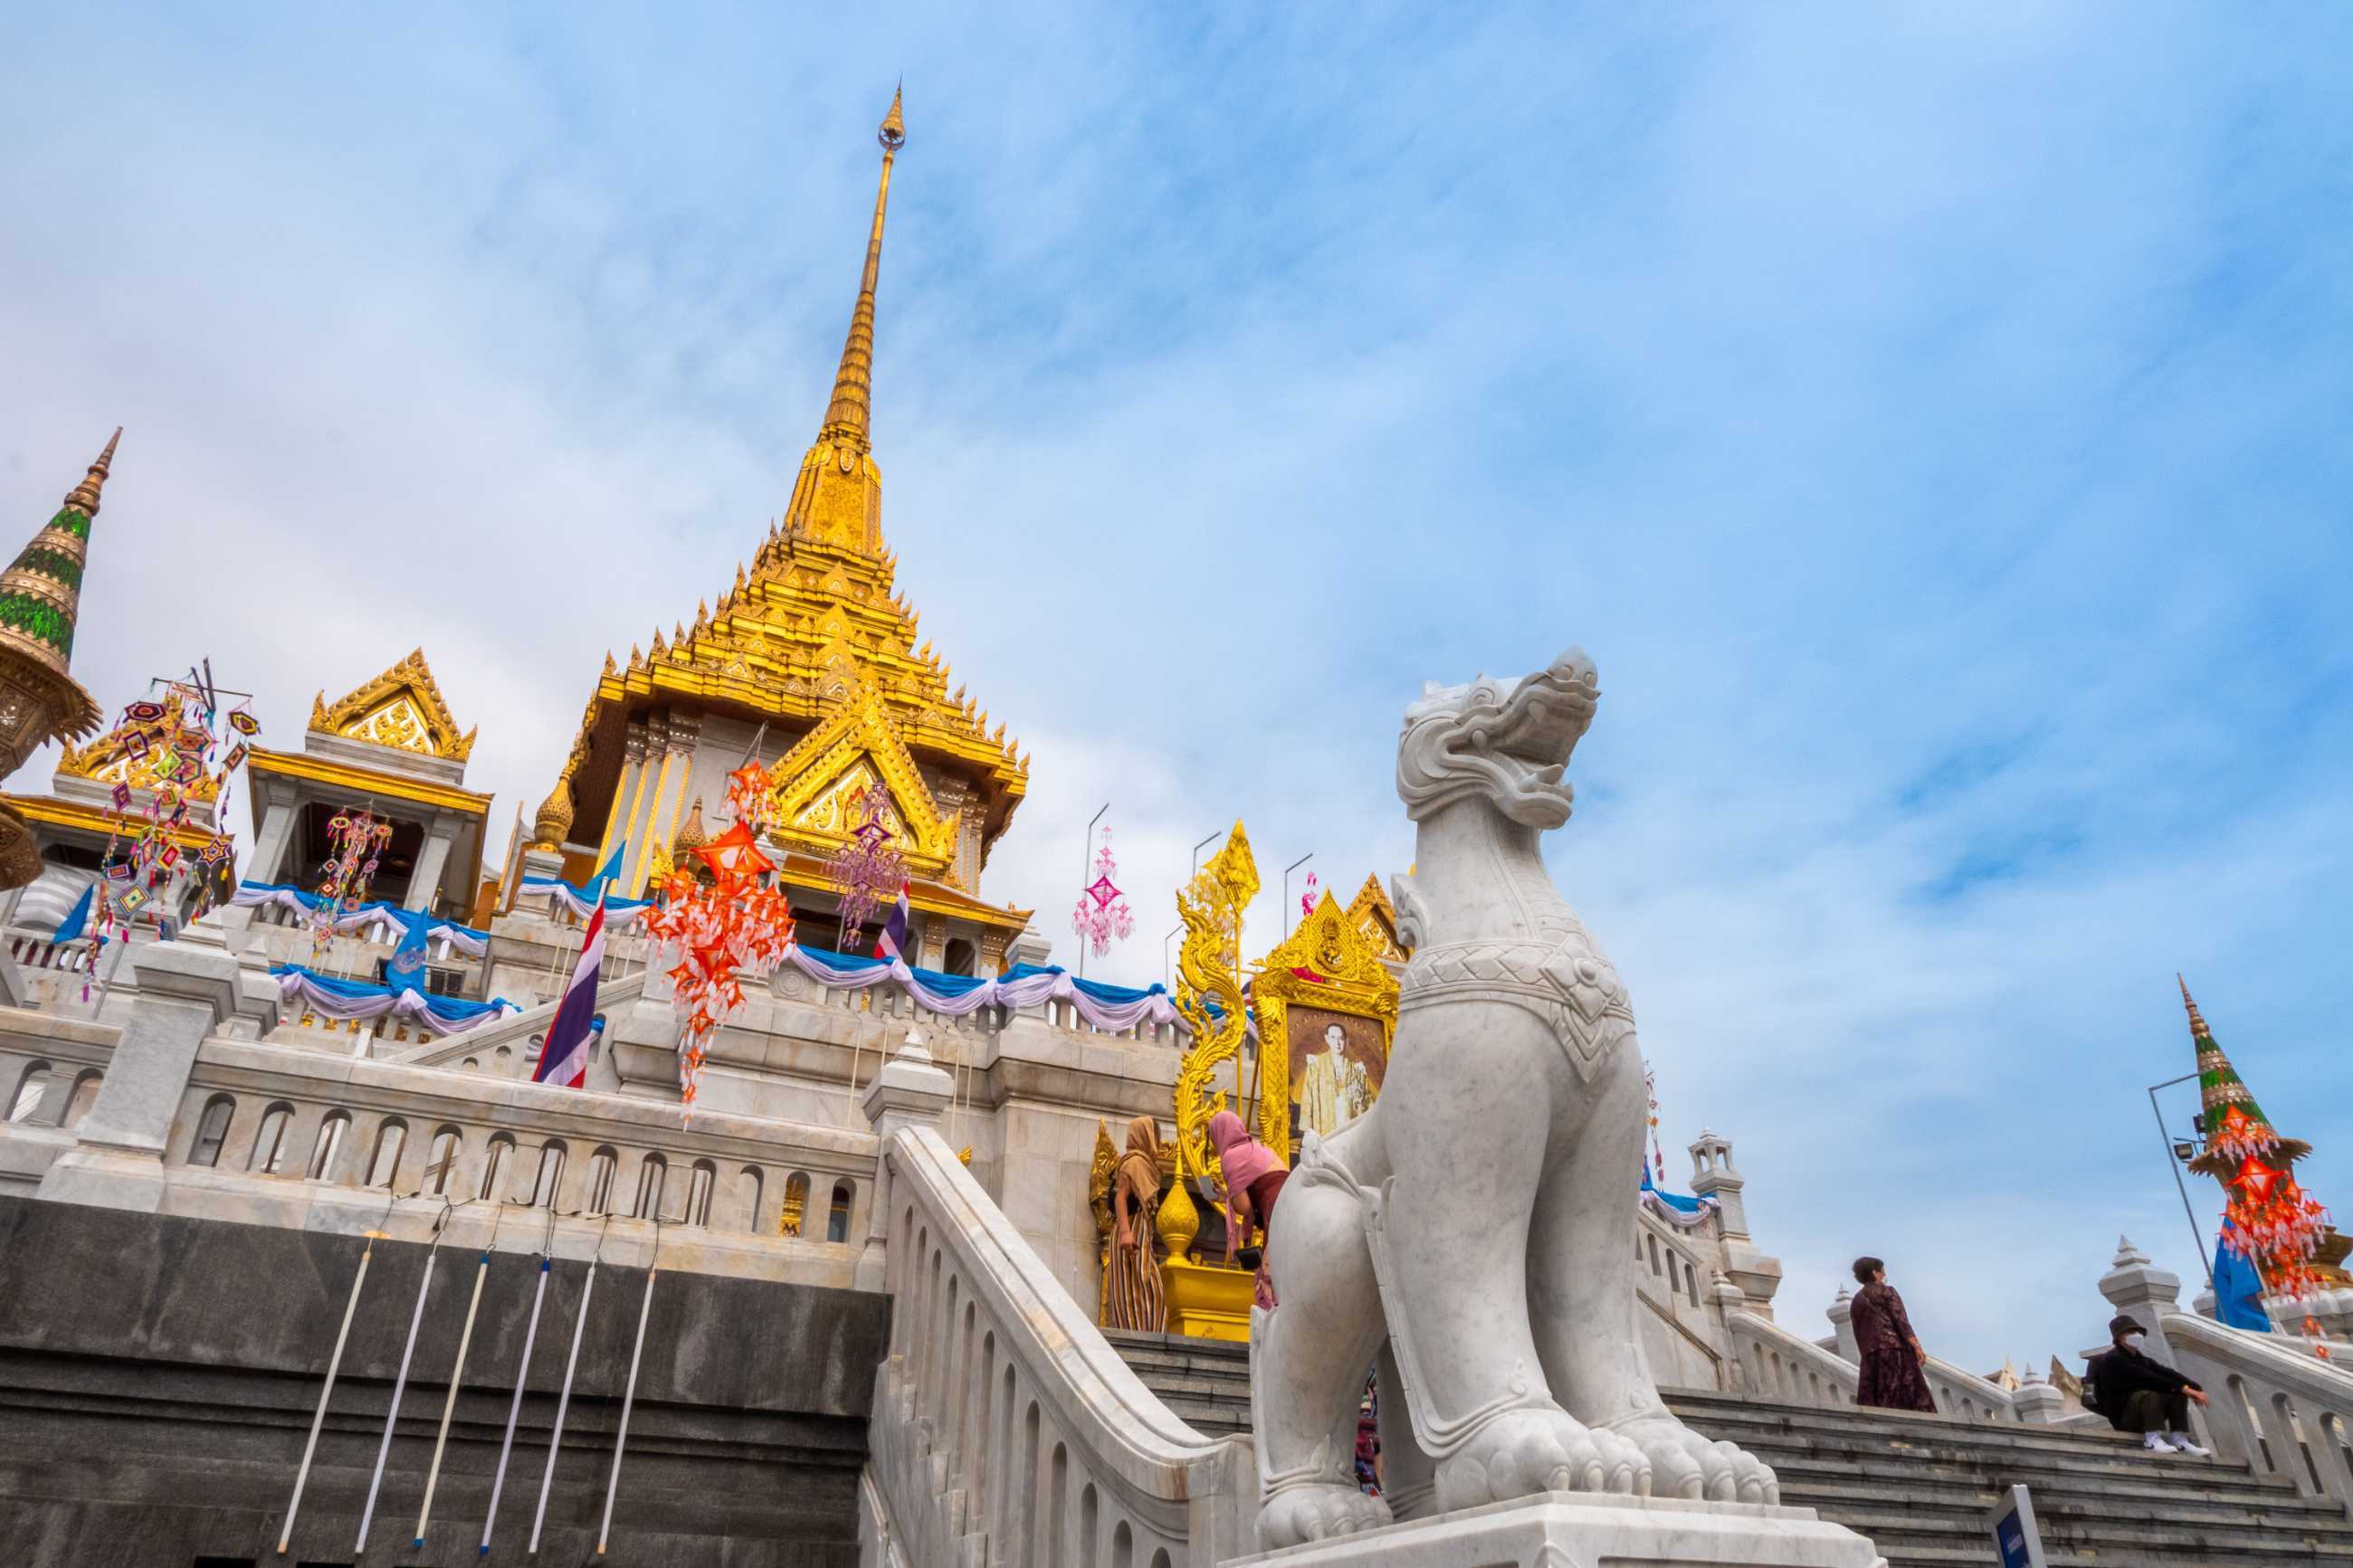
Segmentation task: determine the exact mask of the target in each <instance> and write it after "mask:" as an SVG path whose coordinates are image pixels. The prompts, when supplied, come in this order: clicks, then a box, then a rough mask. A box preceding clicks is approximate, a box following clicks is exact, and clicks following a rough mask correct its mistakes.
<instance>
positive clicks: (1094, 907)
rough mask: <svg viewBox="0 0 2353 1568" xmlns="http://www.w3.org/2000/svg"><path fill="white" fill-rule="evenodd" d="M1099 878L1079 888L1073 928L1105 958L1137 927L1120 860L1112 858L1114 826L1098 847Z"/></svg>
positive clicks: (1095, 861) (1099, 955)
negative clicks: (1122, 885)
mask: <svg viewBox="0 0 2353 1568" xmlns="http://www.w3.org/2000/svg"><path fill="white" fill-rule="evenodd" d="M1094 868H1095V879H1094V880H1093V881H1092V882H1090V883H1088V884H1087V885H1086V887H1084V888H1082V889H1080V891H1079V902H1078V907H1077V908H1076V909H1074V910H1071V930H1072V931H1076V932H1078V934H1079V937H1080V939H1081V941H1082V943H1083V944H1084V945H1085V946H1088V947H1090V948H1092V949H1093V950H1094V955H1095V956H1096V957H1097V958H1101V957H1102V956H1103V954H1105V953H1107V952H1110V951H1111V944H1112V943H1113V942H1125V941H1126V940H1127V939H1128V938H1129V937H1130V936H1132V935H1134V931H1135V911H1134V910H1131V909H1129V908H1128V907H1127V900H1126V899H1125V898H1124V896H1123V895H1122V894H1121V892H1120V890H1119V885H1118V884H1117V883H1115V882H1113V880H1112V879H1113V877H1115V876H1117V875H1118V874H1119V862H1118V861H1117V860H1114V859H1113V858H1112V853H1111V829H1110V828H1108V827H1106V828H1104V829H1103V847H1102V848H1100V849H1097V850H1096V851H1095V860H1094Z"/></svg>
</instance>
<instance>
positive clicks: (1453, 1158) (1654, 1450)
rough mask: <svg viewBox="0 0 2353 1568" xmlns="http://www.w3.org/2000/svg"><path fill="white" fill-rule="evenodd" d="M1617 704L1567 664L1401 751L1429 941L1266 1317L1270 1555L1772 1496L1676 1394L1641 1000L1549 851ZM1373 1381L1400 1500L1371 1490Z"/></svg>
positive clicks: (1464, 694)
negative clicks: (1572, 765)
mask: <svg viewBox="0 0 2353 1568" xmlns="http://www.w3.org/2000/svg"><path fill="white" fill-rule="evenodd" d="M1599 698H1600V688H1599V683H1598V682H1597V680H1596V679H1595V675H1594V668H1593V665H1592V663H1591V661H1589V660H1588V659H1587V658H1586V657H1585V655H1584V654H1583V653H1581V652H1579V651H1577V650H1576V649H1573V648H1572V649H1571V650H1569V651H1568V652H1567V653H1565V654H1562V655H1561V656H1560V657H1559V658H1556V659H1555V660H1554V661H1553V663H1552V665H1551V667H1550V668H1546V669H1543V670H1540V671H1538V672H1537V673H1535V674H1534V675H1531V676H1528V677H1527V678H1526V679H1522V680H1516V681H1514V680H1496V679H1488V678H1486V677H1483V676H1482V677H1481V678H1480V679H1477V680H1474V681H1472V683H1471V684H1469V685H1468V686H1456V687H1449V688H1443V689H1441V688H1440V687H1438V686H1436V685H1432V686H1430V687H1429V688H1428V689H1425V691H1424V693H1423V695H1422V697H1421V699H1420V700H1419V701H1417V702H1416V703H1414V704H1413V705H1412V706H1411V707H1410V708H1409V709H1408V710H1406V715H1405V728H1404V732H1403V734H1402V735H1401V737H1400V738H1399V740H1398V774H1397V776H1398V795H1401V796H1403V797H1404V800H1405V805H1406V811H1407V814H1408V815H1409V816H1411V817H1412V818H1413V820H1414V822H1415V823H1416V825H1417V826H1418V838H1417V843H1416V860H1415V871H1414V874H1413V875H1412V876H1411V877H1402V876H1401V877H1398V878H1395V879H1393V881H1392V887H1393V889H1394V890H1395V902H1396V905H1397V910H1398V924H1399V931H1398V935H1399V937H1400V939H1401V940H1403V941H1404V942H1406V943H1407V944H1408V945H1409V946H1410V947H1411V948H1412V949H1413V959H1412V962H1411V963H1410V964H1409V966H1408V968H1407V970H1406V972H1405V978H1404V982H1403V994H1402V997H1401V1001H1400V1007H1399V1014H1398V1029H1397V1038H1396V1044H1395V1048H1394V1051H1393V1052H1392V1055H1391V1058H1390V1061H1389V1065H1388V1076H1387V1081H1386V1083H1385V1085H1384V1087H1383V1089H1382V1092H1381V1096H1380V1099H1379V1100H1377V1101H1376V1102H1375V1103H1374V1105H1373V1107H1372V1109H1371V1110H1370V1111H1368V1112H1367V1113H1366V1115H1364V1116H1363V1117H1360V1118H1359V1119H1357V1120H1356V1121H1353V1122H1351V1123H1349V1124H1348V1125H1347V1126H1346V1127H1345V1128H1343V1129H1342V1130H1341V1131H1339V1132H1337V1133H1335V1135H1334V1136H1332V1137H1331V1138H1328V1139H1320V1140H1319V1139H1316V1138H1314V1137H1313V1136H1310V1137H1309V1138H1308V1139H1307V1140H1306V1143H1305V1146H1304V1148H1303V1150H1302V1152H1301V1153H1300V1156H1299V1161H1298V1164H1297V1167H1296V1169H1295V1170H1294V1172H1293V1175H1292V1176H1291V1178H1290V1181H1289V1183H1288V1184H1287V1185H1286V1186H1285V1187H1284V1189H1283V1193H1282V1198H1281V1200H1280V1202H1279V1204H1278V1205H1277V1207H1276V1211H1275V1221H1274V1226H1273V1228H1272V1235H1271V1240H1270V1243H1269V1247H1268V1267H1269V1269H1270V1271H1271V1276H1272V1282H1273V1286H1274V1290H1275V1295H1276V1299H1277V1300H1278V1301H1279V1302H1280V1305H1279V1306H1277V1307H1276V1308H1274V1309H1273V1310H1258V1311H1256V1312H1255V1313H1254V1314H1253V1317H1252V1322H1251V1332H1250V1393H1251V1405H1252V1408H1253V1412H1254V1419H1255V1423H1256V1428H1257V1439H1258V1466H1259V1481H1260V1487H1261V1494H1262V1498H1263V1502H1262V1507H1261V1512H1260V1516H1259V1536H1260V1541H1261V1544H1262V1545H1263V1546H1264V1547H1265V1548H1267V1549H1270V1550H1271V1549H1273V1548H1277V1547H1282V1546H1289V1545H1293V1544H1295V1543H1297V1542H1303V1541H1314V1540H1320V1539H1324V1538H1326V1537H1329V1536H1335V1535H1344V1534H1349V1533H1353V1532H1355V1531H1361V1530H1366V1529H1370V1528H1372V1527H1374V1526H1377V1525H1381V1524H1386V1523H1388V1522H1389V1521H1390V1519H1391V1517H1392V1510H1394V1514H1395V1517H1397V1518H1399V1519H1410V1518H1414V1517H1416V1516H1418V1515H1420V1514H1427V1513H1430V1512H1448V1511H1452V1510H1457V1509H1463V1508H1471V1507H1475V1506H1477V1505H1480V1504H1482V1503H1489V1502H1496V1501H1502V1500H1509V1499H1514V1498H1520V1497H1526V1496H1529V1495H1532V1494H1535V1493H1539V1492H1547V1491H1591V1492H1600V1491H1609V1492H1623V1493H1632V1494H1637V1495H1655V1496H1659V1497H1662V1498H1665V1497H1672V1498H1685V1499H1692V1500H1701V1499H1708V1500H1721V1501H1738V1502H1750V1503H1771V1502H1778V1500H1779V1493H1778V1485H1777V1483H1776V1481H1775V1479H1774V1476H1773V1472H1772V1471H1771V1470H1770V1469H1768V1468H1767V1467H1766V1466H1765V1465H1763V1464H1761V1463H1759V1462H1758V1461H1757V1459H1756V1458H1753V1457H1751V1456H1750V1455H1748V1454H1746V1453H1744V1452H1742V1451H1741V1450H1740V1449H1739V1448H1736V1447H1734V1446H1733V1445H1732V1444H1730V1443H1723V1442H1711V1441H1710V1440H1708V1439H1707V1438H1705V1437H1703V1436H1700V1435H1699V1434H1697V1433H1695V1432H1694V1431H1692V1430H1691V1429H1690V1428H1689V1427H1687V1426H1684V1425H1683V1423H1682V1422H1681V1421H1679V1420H1677V1419H1676V1418H1675V1417H1674V1416H1673V1415H1671V1414H1670V1413H1669V1412H1668V1410H1667V1407H1666V1405H1664V1404H1663V1403H1662V1402H1661V1400H1660V1398H1659V1393H1658V1389H1657V1386H1656V1385H1655V1384H1653V1382H1652V1381H1651V1370H1650V1367H1649V1365H1648V1364H1647V1363H1646V1362H1645V1360H1644V1357H1643V1354H1642V1349H1641V1341H1640V1338H1639V1337H1638V1335H1637V1332H1636V1327H1635V1317H1634V1314H1635V1311H1636V1310H1637V1308H1636V1303H1635V1297H1634V1278H1633V1260H1634V1255H1635V1254H1634V1247H1635V1212H1636V1205H1635V1199H1634V1192H1633V1184H1634V1182H1635V1178H1636V1173H1637V1171H1638V1168H1639V1167H1640V1165H1641V1159H1642V1129H1643V1114H1644V1096H1643V1089H1642V1059H1641V1050H1640V1049H1639V1047H1637V1045H1636V1043H1635V1039H1634V1014H1633V1010H1632V1008H1631V1007H1630V1005H1628V1003H1627V999H1626V987H1625V985H1624V984H1623V983H1622V982H1621V981H1620V979H1619V977H1618V972H1617V971H1616V970H1615V969H1614V968H1612V967H1611V965H1610V963H1609V959H1608V958H1607V957H1606V956H1604V954H1603V953H1602V952H1601V949H1600V947H1599V945H1598V944H1597V943H1596V942H1594V940H1593V938H1592V936H1591V935H1590V934H1589V933H1588V931H1586V929H1585V926H1584V923H1583V922H1582V921H1579V920H1578V919H1577V914H1576V911H1574V910H1571V909H1570V908H1569V907H1568V903H1567V900H1565V899H1563V898H1562V897H1561V894H1560V890H1559V889H1557V888H1556V887H1555V886H1554V885H1553V881H1552V879H1551V877H1550V876H1549V875H1547V874H1546V870H1545V866H1544V861H1543V859H1542V858H1541V857H1540V856H1539V854H1538V853H1537V838H1538V836H1539V835H1540V834H1542V833H1543V832H1544V831H1545V830H1546V828H1552V827H1558V826H1561V825H1562V824H1563V823H1565V822H1567V820H1568V816H1569V804H1570V799H1571V791H1570V789H1569V786H1568V785H1567V784H1565V783H1563V782H1562V774H1563V773H1565V772H1566V771H1567V764H1568V758H1569V753H1570V752H1572V751H1573V750H1575V748H1576V746H1577V741H1578V739H1579V738H1580V737H1581V736H1583V735H1584V733H1585V730H1586V726H1587V725H1588V724H1589V723H1590V722H1592V719H1593V712H1594V708H1595V705H1596V703H1597V702H1598V701H1599ZM1376 1365H1377V1369H1378V1376H1379V1381H1380V1392H1381V1401H1380V1429H1381V1445H1382V1452H1383V1455H1384V1460H1383V1468H1384V1471H1385V1478H1386V1485H1385V1487H1384V1491H1385V1492H1386V1494H1387V1497H1386V1500H1380V1499H1375V1498H1370V1497H1367V1496H1366V1495H1365V1494H1364V1493H1363V1492H1361V1491H1360V1490H1358V1489H1357V1487H1356V1481H1355V1479H1354V1475H1353V1459H1354V1455H1355V1447H1356V1422H1357V1407H1358V1404H1359V1402H1360V1400H1361V1397H1362V1394H1363V1391H1364V1386H1365V1373H1366V1368H1367V1367H1368V1366H1376Z"/></svg>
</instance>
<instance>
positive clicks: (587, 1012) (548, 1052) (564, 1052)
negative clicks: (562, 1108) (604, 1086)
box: [531, 883, 611, 1089]
mask: <svg viewBox="0 0 2353 1568" xmlns="http://www.w3.org/2000/svg"><path fill="white" fill-rule="evenodd" d="M610 887H611V884H610V883H607V884H605V886H603V887H600V888H598V889H596V910H594V911H593V912H591V913H590V915H589V916H588V938H587V940H586V942H582V943H581V944H580V962H579V963H576V964H575V965H574V966H573V970H572V984H569V985H567V986H565V990H564V1000H563V1001H562V1002H561V1003H559V1004H558V1005H557V1006H556V1009H555V1022H554V1023H552V1024H550V1025H548V1026H547V1039H546V1041H545V1043H544V1044H543V1045H542V1046H541V1047H539V1066H538V1067H537V1068H534V1069H533V1072H532V1075H531V1078H532V1081H533V1083H552V1084H556V1085H559V1086H561V1087H562V1088H565V1089H581V1088H585V1087H586V1085H587V1082H588V1034H589V1026H591V1025H592V1024H594V1023H595V1022H596V971H597V968H598V967H599V966H600V965H601V964H603V963H604V962H605V894H606V892H607V889H609V888H610Z"/></svg>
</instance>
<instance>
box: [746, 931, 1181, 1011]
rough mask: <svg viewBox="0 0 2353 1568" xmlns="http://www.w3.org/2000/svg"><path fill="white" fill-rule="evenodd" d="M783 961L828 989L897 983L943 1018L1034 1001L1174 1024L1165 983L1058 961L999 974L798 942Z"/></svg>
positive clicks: (1018, 966)
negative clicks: (1107, 979)
mask: <svg viewBox="0 0 2353 1568" xmlns="http://www.w3.org/2000/svg"><path fill="white" fill-rule="evenodd" d="M785 962H786V963H789V964H791V965H792V966H793V967H794V968H796V969H797V970H799V971H800V972H801V973H803V974H806V975H807V976H808V977H809V978H810V979H811V980H814V981H816V982H817V983H818V984H819V985H822V986H824V987H826V988H827V989H828V990H831V991H865V990H870V989H871V988H873V987H874V986H877V985H894V986H896V987H898V988H899V989H900V990H902V991H904V992H905V993H907V994H908V995H909V996H911V997H913V998H914V1001H915V1003H916V1005H918V1006H921V1007H923V1008H925V1009H926V1010H928V1011H930V1012H934V1013H937V1014H939V1015H940V1016H943V1017H948V1018H961V1017H964V1016H966V1015H967V1014H971V1013H976V1012H978V1011H979V1010H980V1009H981V1008H983V1007H990V1006H996V1007H1036V1006H1040V1005H1044V1004H1045V1003H1047V1002H1050V1001H1051V1002H1067V1003H1069V1004H1070V1005H1071V1008H1072V1010H1073V1011H1075V1012H1076V1013H1077V1014H1078V1016H1080V1017H1082V1018H1083V1019H1085V1020H1086V1021H1087V1022H1088V1023H1090V1024H1092V1025H1093V1026H1095V1027H1096V1028H1098V1029H1111V1030H1117V1029H1132V1028H1134V1027H1136V1026H1138V1025H1146V1026H1150V1025H1158V1024H1174V1023H1176V1022H1177V1017H1176V1004H1175V1003H1174V1002H1171V1001H1170V1000H1169V999H1168V991H1167V988H1166V986H1163V985H1148V986H1145V988H1143V989H1142V990H1138V989H1136V988H1135V987H1134V986H1132V985H1106V984H1103V982H1101V981H1099V980H1081V979H1079V978H1078V977H1077V976H1076V975H1073V974H1071V973H1068V972H1067V971H1065V970H1063V969H1062V968H1061V967H1060V966H1059V965H1056V964H1042V965H1041V964H1035V963H1018V964H1016V965H1014V966H1013V967H1012V968H1011V969H1009V970H1008V971H1006V972H1005V973H1003V974H1000V975H998V976H997V978H996V979H994V980H986V979H982V978H980V977H978V976H976V975H971V974H944V973H941V972H940V971H938V970H936V969H917V968H915V967H914V966H913V965H912V964H910V963H906V962H905V961H904V960H903V959H896V958H891V959H884V958H861V957H859V956H857V955H855V954H851V953H846V952H829V951H828V950H827V949H825V948H821V947H803V946H801V945H800V944H799V943H798V942H792V943H788V944H787V945H786V948H785Z"/></svg>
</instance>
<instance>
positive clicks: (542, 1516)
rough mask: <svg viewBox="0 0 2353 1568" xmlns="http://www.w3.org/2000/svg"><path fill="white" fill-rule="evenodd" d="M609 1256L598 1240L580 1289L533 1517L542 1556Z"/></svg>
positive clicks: (535, 1550) (601, 1239)
mask: <svg viewBox="0 0 2353 1568" xmlns="http://www.w3.org/2000/svg"><path fill="white" fill-rule="evenodd" d="M604 1256H605V1237H604V1235H603V1233H602V1232H599V1233H598V1234H597V1237H596V1252H595V1254H594V1255H592V1256H591V1257H590V1258H589V1259H588V1280H587V1283H586V1284H584V1285H583V1286H581V1287H580V1313H579V1315H578V1316H577V1317H575V1318H574V1319H573V1320H572V1353H571V1354H570V1355H568V1356H566V1357H565V1360H564V1390H563V1392H562V1393H560V1394H557V1395H556V1396H555V1427H554V1430H553V1431H551V1432H550V1433H549V1434H548V1435H547V1468H546V1469H544V1470H543V1471H541V1472H540V1477H539V1509H538V1510H537V1511H536V1512H535V1513H533V1515H532V1521H531V1548H530V1550H531V1552H532V1553H533V1555H534V1556H535V1555H537V1554H538V1552H539V1532H540V1531H541V1530H542V1529H543V1527H544V1526H545V1525H546V1523H547V1494H548V1491H549V1489H551V1488H553V1487H554V1485H555V1457H556V1455H558V1454H559V1453H561V1452H563V1450H564V1415H565V1411H567V1410H569V1409H570V1408H571V1406H572V1374H573V1373H574V1371H575V1369H576V1368H577V1367H578V1366H579V1364H580V1336H581V1333H582V1331H584V1330H586V1328H587V1326H588V1302H589V1300H590V1298H592V1297H593V1296H595V1295H596V1265H597V1264H598V1263H599V1262H600V1261H602V1259H603V1258H604Z"/></svg>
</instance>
